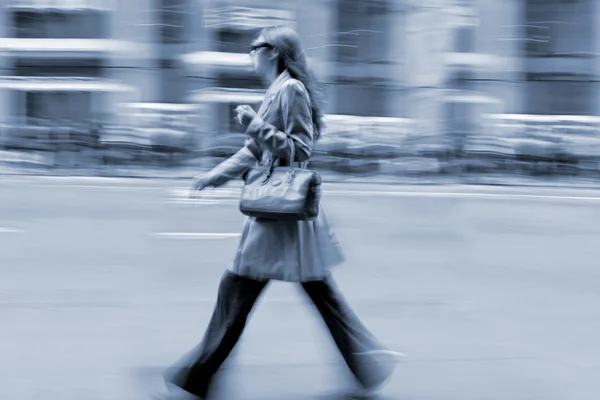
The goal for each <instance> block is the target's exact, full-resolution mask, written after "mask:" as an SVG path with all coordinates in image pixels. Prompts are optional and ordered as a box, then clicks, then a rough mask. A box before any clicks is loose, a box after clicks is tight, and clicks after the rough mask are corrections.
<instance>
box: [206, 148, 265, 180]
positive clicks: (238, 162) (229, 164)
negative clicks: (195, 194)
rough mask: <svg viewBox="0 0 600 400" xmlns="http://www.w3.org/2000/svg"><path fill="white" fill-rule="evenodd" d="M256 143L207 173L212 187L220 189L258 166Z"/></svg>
mask: <svg viewBox="0 0 600 400" xmlns="http://www.w3.org/2000/svg"><path fill="white" fill-rule="evenodd" d="M255 147H256V143H247V144H246V146H244V147H243V148H242V149H241V150H239V151H238V152H236V153H235V154H234V155H232V156H231V157H229V158H228V159H227V160H225V161H223V162H222V163H220V164H219V165H217V166H216V167H214V168H213V169H212V170H210V171H209V172H208V173H207V178H208V181H209V184H210V186H214V187H219V186H222V185H224V184H226V183H227V182H229V181H230V180H232V179H236V178H239V177H241V176H242V175H243V174H244V173H245V172H246V171H247V170H248V169H250V168H251V167H253V166H254V165H255V164H256V161H257V156H256V154H255V152H254V151H255Z"/></svg>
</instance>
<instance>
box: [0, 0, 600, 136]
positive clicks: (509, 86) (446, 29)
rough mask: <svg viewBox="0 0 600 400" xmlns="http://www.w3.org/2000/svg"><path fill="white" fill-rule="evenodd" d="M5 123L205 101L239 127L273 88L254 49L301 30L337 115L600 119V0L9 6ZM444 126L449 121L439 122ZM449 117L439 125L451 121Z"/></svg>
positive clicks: (7, 1) (46, 2)
mask: <svg viewBox="0 0 600 400" xmlns="http://www.w3.org/2000/svg"><path fill="white" fill-rule="evenodd" d="M2 5H3V7H2V8H1V14H0V36H1V39H0V40H1V42H0V43H1V44H0V51H1V55H0V68H1V69H2V74H1V75H2V80H1V83H0V118H1V119H2V120H3V121H6V120H7V119H9V118H13V117H15V116H16V117H29V118H33V119H35V118H37V119H42V120H45V119H49V120H56V119H104V120H106V119H111V118H113V117H112V116H113V115H115V114H118V113H120V111H121V109H122V105H123V104H125V103H146V104H148V103H151V104H153V103H187V102H197V103H201V104H205V105H206V107H207V108H206V113H207V117H208V120H207V121H212V123H208V124H207V129H209V130H212V129H218V130H222V129H226V130H227V129H230V130H235V129H236V128H235V126H233V124H232V123H231V111H232V108H233V106H234V105H235V104H238V103H240V102H244V103H257V102H259V101H260V98H261V90H262V84H261V82H259V81H258V80H257V79H256V77H255V76H254V75H253V74H252V72H251V71H250V69H249V58H248V54H247V49H248V44H249V43H250V41H251V40H252V39H253V37H254V36H255V35H256V33H257V32H258V30H259V28H260V27H262V26H266V25H270V24H275V23H287V24H291V25H294V26H295V27H296V28H297V29H298V31H299V33H300V34H301V36H302V37H303V39H304V43H305V46H306V48H307V55H308V56H309V58H310V59H311V61H312V64H313V66H314V68H315V70H316V72H317V74H318V75H319V77H320V78H321V80H322V81H324V82H326V83H327V84H328V85H329V88H330V89H329V99H328V106H327V112H328V113H332V114H348V115H358V116H382V117H409V118H417V119H420V120H422V121H429V122H428V123H429V124H430V125H431V126H429V127H430V128H431V129H432V131H437V130H439V129H441V128H440V127H439V126H436V125H435V124H436V123H437V124H446V123H447V122H448V121H449V120H452V121H451V122H452V124H454V125H455V126H456V127H457V128H456V129H473V127H471V128H469V127H468V125H469V121H471V120H472V116H473V115H474V114H478V113H482V112H492V113H534V114H575V115H577V114H597V113H598V112H600V85H599V83H598V78H599V76H600V57H599V56H598V54H599V53H600V29H598V26H597V25H598V24H597V21H599V20H600V0H568V1H567V0H503V1H492V0H369V1H363V0H304V1H302V2H299V1H296V0H277V1H275V0H244V1H240V0H237V1H234V0H127V1H124V0H123V1H119V0H69V1H60V0H2ZM432 121H438V122H432ZM440 121H441V122H440Z"/></svg>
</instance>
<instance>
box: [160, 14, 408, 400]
mask: <svg viewBox="0 0 600 400" xmlns="http://www.w3.org/2000/svg"><path fill="white" fill-rule="evenodd" d="M250 54H251V57H252V61H253V65H254V69H255V70H256V72H257V73H258V74H259V75H260V76H261V77H262V78H264V80H265V81H266V82H267V83H268V84H269V85H270V86H269V89H268V91H267V93H266V97H265V99H264V101H263V103H262V105H261V107H260V109H259V110H258V112H255V111H254V110H253V109H252V108H251V107H250V106H239V107H238V108H237V116H236V117H237V120H238V122H239V123H240V124H241V125H242V127H244V128H245V132H246V134H247V135H248V137H249V138H248V140H247V141H246V144H245V146H244V147H243V148H242V149H241V150H239V151H238V152H237V153H236V154H234V155H233V156H232V157H230V158H229V159H227V160H225V161H224V162H222V163H221V164H220V165H218V166H217V167H215V168H214V169H213V170H211V171H210V172H208V173H207V174H205V175H202V176H200V177H197V178H196V179H195V180H194V183H193V185H192V190H193V191H199V190H202V189H204V188H206V187H210V186H212V187H217V186H220V185H223V184H224V183H226V182H228V181H229V180H231V179H234V178H239V177H240V176H242V175H243V174H244V172H246V171H247V170H248V169H249V168H251V167H253V166H255V165H256V164H257V163H259V164H263V165H265V164H268V163H270V162H271V161H272V157H277V158H276V159H277V160H280V161H279V165H288V166H289V165H290V164H289V163H290V162H296V163H302V162H304V161H307V160H308V159H309V158H310V155H311V152H312V148H313V144H314V143H315V142H316V141H317V140H318V139H319V137H320V134H321V130H322V128H323V122H322V118H323V113H322V110H321V108H320V102H319V98H318V92H317V88H316V83H315V81H314V79H313V78H312V75H311V74H309V71H308V66H307V62H306V57H305V55H304V51H303V49H302V47H301V44H300V39H299V37H298V34H297V33H296V32H295V31H294V30H293V29H291V28H289V27H286V26H274V27H269V28H265V29H264V30H263V31H262V32H261V34H260V36H259V37H258V38H257V39H256V41H255V42H254V43H253V44H252V46H251V52H250ZM290 137H291V139H292V140H293V141H294V144H295V148H296V149H295V160H290V158H291V154H292V149H291V145H290V140H289V138H290ZM343 261H344V257H343V254H342V251H341V248H340V246H339V243H338V242H337V240H336V239H335V235H334V234H333V233H332V232H331V230H330V229H329V225H328V223H327V220H326V218H325V215H324V214H323V212H322V210H321V212H319V215H318V217H317V218H316V219H315V220H313V221H295V220H294V221H289V220H264V219H258V218H253V217H249V218H248V219H247V221H246V225H245V227H244V231H243V234H242V238H241V242H240V244H239V248H238V251H237V254H236V256H235V258H234V261H233V265H232V267H231V268H230V270H228V271H227V272H226V273H225V274H224V276H223V277H222V279H221V283H220V285H219V292H218V297H217V304H216V306H215V309H214V312H213V315H212V317H211V320H210V323H209V325H208V329H207V330H206V333H205V336H204V339H203V341H202V343H201V344H200V345H199V346H198V347H196V348H195V349H194V350H192V351H191V352H190V353H189V354H188V355H187V356H186V357H184V358H183V359H182V360H181V361H180V362H179V363H177V364H176V365H174V366H173V367H171V368H169V369H168V370H167V372H166V373H165V380H166V382H167V385H168V386H170V387H171V389H172V392H179V394H180V396H175V397H174V398H190V399H194V398H195V399H198V398H200V399H206V398H208V397H207V396H208V395H209V389H210V386H211V381H212V380H213V377H214V376H215V374H216V373H217V371H218V370H219V367H220V366H221V364H222V363H223V362H224V361H225V359H226V358H227V357H228V355H229V353H230V352H231V350H232V349H233V348H234V346H235V345H236V343H237V341H238V340H239V338H240V336H241V334H242V331H243V330H244V326H245V324H246V320H247V318H248V316H249V314H250V312H251V310H252V307H253V305H254V303H255V302H256V300H257V299H258V297H259V296H260V294H261V292H262V291H263V289H264V288H265V287H266V286H267V284H268V283H269V281H270V280H278V281H288V282H297V283H299V284H300V285H302V288H303V289H304V291H305V292H306V294H307V295H308V297H309V298H310V299H311V300H312V302H313V303H314V305H315V306H316V308H317V310H318V311H319V313H320V314H321V316H322V317H323V320H324V321H325V324H326V325H327V327H328V329H329V331H330V333H331V335H332V337H333V339H334V341H335V343H336V345H337V347H338V348H339V350H340V352H341V354H342V356H343V358H344V360H345V362H346V364H347V365H348V367H349V369H350V371H351V372H352V374H353V375H354V376H355V377H356V380H357V382H358V383H359V389H360V391H361V392H365V394H367V393H369V392H374V391H376V390H377V389H379V388H380V387H381V386H382V385H383V384H384V383H385V382H386V381H387V380H388V378H389V377H390V376H391V374H392V372H393V370H394V368H395V366H396V362H397V357H398V353H394V352H391V351H387V350H386V349H385V348H384V347H383V346H382V345H381V344H380V343H379V342H378V341H377V340H376V339H375V338H374V337H373V335H372V334H371V333H370V332H369V331H368V330H367V328H365V327H364V326H363V324H362V323H361V322H360V321H359V319H358V318H357V317H356V316H355V315H354V313H353V312H352V311H351V310H350V307H349V306H348V304H347V303H346V301H345V300H344V299H343V297H342V296H341V294H340V293H339V292H338V289H337V288H336V286H335V284H334V282H333V279H332V278H331V276H330V272H329V270H330V268H331V267H333V266H335V265H338V264H340V263H341V262H343ZM181 389H183V390H181ZM181 396H183V397H181Z"/></svg>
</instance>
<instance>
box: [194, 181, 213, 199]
mask: <svg viewBox="0 0 600 400" xmlns="http://www.w3.org/2000/svg"><path fill="white" fill-rule="evenodd" d="M208 186H210V181H209V180H208V178H207V177H206V175H198V176H197V177H195V178H194V180H193V181H192V186H191V187H190V198H191V199H195V198H196V197H198V193H199V192H201V191H202V190H204V189H205V188H207V187H208Z"/></svg>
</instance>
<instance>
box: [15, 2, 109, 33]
mask: <svg viewBox="0 0 600 400" xmlns="http://www.w3.org/2000/svg"><path fill="white" fill-rule="evenodd" d="M109 18H110V14H109V13H108V12H106V11H103V10H92V9H88V10H67V11H65V10H38V9H32V10H20V9H14V10H13V11H12V27H13V30H14V34H13V37H16V38H36V39H42V38H47V39H65V38H73V39H104V38H108V37H109V35H110V32H109Z"/></svg>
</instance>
